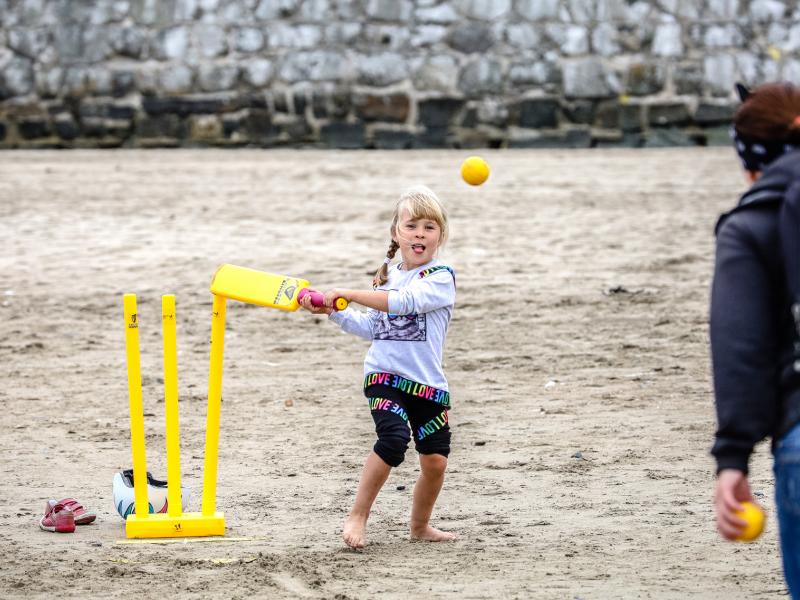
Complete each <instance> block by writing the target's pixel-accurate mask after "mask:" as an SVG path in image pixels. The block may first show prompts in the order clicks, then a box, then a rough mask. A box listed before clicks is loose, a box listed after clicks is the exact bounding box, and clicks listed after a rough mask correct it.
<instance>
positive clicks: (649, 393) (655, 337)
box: [0, 149, 785, 599]
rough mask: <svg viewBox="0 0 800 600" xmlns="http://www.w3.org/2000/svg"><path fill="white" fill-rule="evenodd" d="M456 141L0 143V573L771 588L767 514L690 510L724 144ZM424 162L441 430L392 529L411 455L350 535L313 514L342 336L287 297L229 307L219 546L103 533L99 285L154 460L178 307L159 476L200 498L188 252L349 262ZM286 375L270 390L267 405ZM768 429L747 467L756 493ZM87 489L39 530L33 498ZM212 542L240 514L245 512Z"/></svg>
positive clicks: (354, 393) (382, 243)
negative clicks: (164, 349)
mask: <svg viewBox="0 0 800 600" xmlns="http://www.w3.org/2000/svg"><path fill="white" fill-rule="evenodd" d="M465 155H466V153H464V152H454V151H420V152H385V153H384V152H322V151H288V150H287V151H149V152H147V151H108V152H88V151H87V152H83V151H74V152H55V151H42V152H38V151H37V152H5V153H0V239H2V242H3V250H4V251H3V253H2V255H0V294H1V296H0V304H1V305H0V364H2V373H3V378H2V381H3V385H2V386H0V407H2V413H1V415H2V416H0V474H1V475H2V481H3V483H2V485H0V546H1V547H2V550H1V551H0V596H2V597H4V598H16V597H19V598H22V597H24V598H51V597H75V598H77V597H94V598H128V597H131V596H136V597H148V598H152V597H159V598H190V597H198V598H250V597H254V596H255V597H270V598H271V597H276V598H295V597H296V598H340V599H345V598H375V597H381V598H407V597H420V598H428V597H430V598H446V597H458V598H569V599H572V598H582V599H589V598H686V597H692V598H720V599H721V598H725V599H728V598H771V597H781V596H783V595H785V590H784V585H783V581H782V577H781V571H780V565H779V552H778V548H777V540H776V528H775V521H774V518H772V519H771V521H770V522H769V525H768V530H767V532H766V533H765V535H764V536H763V537H762V539H760V540H759V541H758V542H757V543H754V544H750V545H734V544H730V543H725V542H723V541H722V540H720V539H719V538H718V536H717V535H716V531H715V527H714V521H713V513H712V508H711V503H710V499H711V491H712V484H713V476H712V470H713V464H712V461H711V458H710V457H709V455H708V449H709V447H710V443H711V438H712V435H713V430H714V415H713V404H712V395H711V381H710V376H709V356H708V328H707V306H708V292H709V283H710V276H711V272H712V267H713V226H714V223H715V219H716V217H717V215H718V214H719V213H720V212H722V211H723V210H725V209H727V208H728V207H730V206H732V205H733V203H734V202H735V199H736V197H737V194H739V193H740V192H741V191H743V189H744V181H743V178H742V177H741V176H740V175H739V174H738V172H737V169H738V165H737V161H736V159H735V157H734V155H733V152H732V151H731V150H728V149H690V150H689V149H680V150H660V151H656V150H653V151H642V150H631V151H627V150H619V151H569V152H559V151H514V152H510V151H497V152H486V153H485V157H486V158H487V159H488V161H489V162H490V163H491V165H492V167H493V174H492V177H491V179H490V180H489V182H488V183H487V184H485V185H484V186H482V187H480V188H469V187H468V186H467V185H466V184H464V183H463V182H462V181H461V180H460V179H459V176H458V165H459V163H460V161H461V160H462V159H463V158H464V156H465ZM412 183H427V184H429V185H430V186H432V187H433V188H434V189H435V190H436V191H437V192H439V194H440V195H441V196H442V198H443V199H444V200H445V201H446V202H447V204H448V206H449V207H450V210H451V223H452V238H451V242H450V243H449V244H448V246H447V248H446V251H445V252H444V255H443V257H444V258H445V259H446V260H447V261H448V262H449V263H450V264H451V265H452V266H453V268H454V269H455V270H456V273H457V276H458V298H457V305H456V311H455V314H454V319H453V321H452V323H451V329H450V335H449V338H448V344H447V347H446V352H445V354H446V371H447V373H448V376H449V378H450V382H451V392H452V396H453V401H454V408H453V410H452V412H451V426H452V428H453V433H454V436H453V453H452V455H451V461H450V468H449V472H448V476H447V481H446V483H445V487H444V490H443V492H442V495H441V497H440V501H439V503H438V505H437V509H436V512H435V515H434V517H435V523H436V524H437V525H438V526H440V527H442V528H444V529H447V530H454V531H457V532H458V533H459V534H460V536H461V537H460V540H459V541H457V542H455V543H452V544H425V543H413V542H410V541H408V539H407V529H406V525H407V518H408V512H409V508H410V504H411V494H412V488H413V483H414V481H415V478H416V475H417V472H418V466H417V462H416V456H415V454H414V453H413V451H410V452H409V454H408V456H407V460H406V462H405V463H404V464H403V465H401V466H400V467H399V468H397V469H396V470H395V471H394V472H393V473H392V475H391V476H390V478H389V481H388V483H387V485H386V487H385V488H384V490H383V492H382V493H381V495H380V496H379V498H378V502H377V504H376V507H375V511H374V514H373V517H372V519H371V520H370V529H369V541H370V545H369V546H368V547H367V548H366V549H365V550H364V551H363V552H354V551H350V550H347V549H345V548H344V547H343V544H342V542H341V538H340V531H341V524H342V521H343V518H344V516H345V514H346V512H347V510H348V509H349V505H350V503H351V501H352V500H353V496H354V490H355V484H356V481H357V477H358V474H359V471H360V466H361V463H362V461H363V459H364V457H365V455H366V454H367V452H368V451H369V449H370V448H371V445H372V442H373V433H372V422H371V419H370V417H369V412H368V408H367V405H366V402H365V399H364V398H363V397H362V396H361V395H360V387H359V385H360V377H361V365H362V359H363V356H364V353H365V351H366V349H367V346H366V344H365V342H363V341H362V340H359V339H357V338H354V337H351V336H347V335H345V334H342V333H340V332H339V331H338V329H337V328H336V327H334V326H333V325H331V324H329V323H326V322H325V321H324V320H323V319H320V318H317V317H313V316H311V315H309V314H307V313H303V314H299V313H283V312H279V311H274V310H268V309H263V308H256V307H251V306H246V305H242V304H238V303H231V304H230V305H229V308H228V331H227V337H226V354H225V360H226V363H225V379H224V389H223V398H224V401H223V408H222V436H221V437H222V441H221V447H220V457H219V478H218V479H219V492H218V504H217V506H218V508H219V509H220V510H222V511H223V512H224V513H225V515H226V519H227V524H228V539H229V540H230V541H222V542H205V543H204V542H186V543H183V542H181V543H177V544H168V545H163V544H123V543H120V542H121V541H123V540H124V525H123V521H122V520H121V519H120V517H119V516H117V515H116V513H115V510H114V507H113V503H112V500H111V480H112V476H113V474H114V472H115V471H116V470H118V469H121V468H125V467H129V466H130V464H131V455H130V437H129V429H128V426H129V421H128V398H127V383H126V368H125V353H124V329H123V313H122V294H123V293H124V292H135V293H136V294H137V295H138V298H139V312H140V322H141V329H140V331H141V336H142V337H141V340H142V369H143V373H144V397H145V412H146V420H147V424H146V431H147V443H148V460H149V462H148V467H149V469H150V470H151V471H152V472H153V473H154V474H156V475H161V476H163V475H165V474H166V467H165V457H164V454H165V452H164V437H165V436H164V422H163V418H164V402H163V395H162V394H163V391H162V385H161V384H162V375H161V358H160V352H161V346H160V344H161V332H160V326H159V322H160V315H159V311H160V295H161V294H163V293H174V294H175V295H176V297H177V304H178V348H179V369H180V397H181V402H180V419H181V427H182V438H181V443H182V471H183V478H184V483H186V484H187V485H188V486H189V487H190V488H192V490H193V494H194V500H193V503H192V508H193V509H194V510H198V508H199V497H200V493H201V481H202V456H203V441H204V426H205V413H206V385H207V372H208V337H209V324H210V318H209V317H210V311H211V298H210V294H209V292H208V285H209V282H210V278H211V275H212V273H213V272H214V270H215V269H216V267H217V266H218V265H219V264H221V263H225V262H230V263H235V264H241V265H246V266H251V267H254V268H259V269H263V270H268V271H272V272H279V273H287V274H292V275H298V276H304V277H305V278H307V279H309V280H311V281H312V283H313V284H314V285H315V286H317V287H319V288H321V289H325V288H327V287H331V286H340V287H355V286H363V287H367V286H368V285H369V282H370V274H371V273H372V272H373V271H374V269H375V268H376V267H377V266H378V265H379V263H380V261H381V258H382V256H383V253H384V252H385V249H386V246H387V245H388V241H389V238H388V231H387V227H388V218H389V214H390V207H391V205H392V203H393V201H394V199H395V198H396V196H397V195H398V193H399V192H400V191H401V189H403V188H404V187H405V186H406V185H409V184H412ZM290 400H291V402H287V401H290ZM770 464H771V463H770V459H769V451H768V448H767V447H766V446H765V445H762V446H760V447H759V449H758V452H757V455H756V457H755V458H754V461H753V463H752V482H753V484H754V489H755V490H756V492H757V493H758V494H761V496H760V497H761V500H762V502H763V503H764V504H765V506H766V507H767V508H768V510H770V512H772V507H773V500H772V492H773V485H772V475H771V471H770ZM63 496H76V497H78V498H79V499H80V500H81V501H83V503H84V504H86V505H87V506H89V507H93V508H94V509H96V510H97V512H98V515H99V516H98V519H97V522H96V523H95V524H93V525H90V526H86V527H81V528H79V530H78V531H77V532H76V533H74V534H53V533H47V532H43V531H40V530H39V529H38V527H37V521H38V519H39V517H40V514H41V511H42V508H43V506H44V504H45V501H46V499H47V498H55V497H63ZM236 538H246V539H244V540H242V539H239V540H238V541H235V539H236Z"/></svg>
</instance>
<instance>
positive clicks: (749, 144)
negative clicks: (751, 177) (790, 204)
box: [731, 127, 797, 171]
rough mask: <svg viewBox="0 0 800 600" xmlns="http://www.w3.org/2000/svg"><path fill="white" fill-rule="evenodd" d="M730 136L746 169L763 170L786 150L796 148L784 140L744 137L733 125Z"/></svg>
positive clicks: (789, 150)
mask: <svg viewBox="0 0 800 600" xmlns="http://www.w3.org/2000/svg"><path fill="white" fill-rule="evenodd" d="M731 137H732V138H733V145H734V146H735V148H736V152H737V154H739V158H740V159H741V160H742V166H744V168H745V169H747V170H748V171H763V170H764V167H766V166H767V165H768V164H770V163H771V162H772V161H773V160H775V159H776V158H780V157H781V156H783V155H784V154H786V153H787V152H791V151H792V150H797V146H794V145H792V144H788V143H786V142H785V141H774V140H773V141H767V140H756V139H752V138H746V137H744V136H743V135H742V134H740V133H739V132H738V131H736V128H735V127H731Z"/></svg>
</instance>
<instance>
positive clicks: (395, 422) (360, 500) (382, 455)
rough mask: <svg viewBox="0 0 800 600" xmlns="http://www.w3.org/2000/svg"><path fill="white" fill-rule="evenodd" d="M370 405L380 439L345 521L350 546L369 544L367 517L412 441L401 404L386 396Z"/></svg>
mask: <svg viewBox="0 0 800 600" xmlns="http://www.w3.org/2000/svg"><path fill="white" fill-rule="evenodd" d="M369 404H370V412H371V413H372V420H373V421H375V433H376V434H377V435H378V440H377V441H376V442H375V446H374V448H373V450H372V452H370V453H369V456H367V460H366V462H364V469H363V470H362V471H361V480H360V481H359V482H358V491H357V492H356V499H355V502H354V503H353V508H352V510H351V511H350V515H349V516H348V517H347V520H346V521H345V522H344V530H343V531H342V537H343V538H344V541H345V543H346V544H347V545H348V546H350V547H351V548H363V547H364V545H365V544H366V540H365V533H366V530H367V519H368V518H369V511H370V509H372V504H373V503H374V502H375V498H376V497H377V496H378V492H380V491H381V488H382V487H383V484H384V483H385V482H386V478H387V477H389V473H390V472H391V470H392V467H396V466H398V465H399V464H400V463H402V462H403V458H404V456H405V452H406V448H407V447H408V442H409V441H410V440H411V432H410V431H409V429H408V416H407V415H406V410H405V408H403V405H402V404H399V403H398V402H396V401H394V400H389V399H387V398H369Z"/></svg>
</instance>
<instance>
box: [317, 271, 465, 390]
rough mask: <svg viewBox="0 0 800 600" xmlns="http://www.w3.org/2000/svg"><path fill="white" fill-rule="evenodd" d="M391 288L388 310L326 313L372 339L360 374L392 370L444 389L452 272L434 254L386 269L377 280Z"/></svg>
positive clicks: (348, 329) (453, 288)
mask: <svg viewBox="0 0 800 600" xmlns="http://www.w3.org/2000/svg"><path fill="white" fill-rule="evenodd" d="M378 289H381V290H388V291H389V312H388V313H385V312H382V311H379V310H374V309H368V310H367V311H366V312H362V311H359V310H355V309H352V308H347V309H345V310H343V311H340V312H332V313H331V314H330V316H329V319H330V320H331V321H333V322H334V323H336V324H338V325H339V326H340V327H341V328H342V330H344V331H346V332H347V333H352V334H353V335H357V336H359V337H361V338H364V339H365V340H370V341H372V345H371V346H370V348H369V350H368V351H367V356H366V358H365V359H364V375H365V376H366V375H368V374H370V373H394V374H395V375H400V376H401V377H405V378H406V379H410V380H412V381H416V382H418V383H423V384H425V385H428V386H432V387H435V388H437V389H440V390H445V391H448V387H447V378H446V377H445V375H444V370H443V369H442V352H443V350H444V342H445V338H446V336H447V328H448V326H449V324H450V317H451V315H452V314H453V306H454V305H455V298H456V283H455V275H454V274H453V271H452V269H450V267H448V266H446V265H444V264H442V263H441V262H440V261H438V260H433V261H431V262H429V263H428V264H425V265H422V266H421V267H418V268H416V269H412V270H410V271H406V270H401V269H400V265H395V266H393V267H391V268H390V269H389V279H388V280H387V282H386V283H385V284H384V285H383V286H381V287H380V288H378Z"/></svg>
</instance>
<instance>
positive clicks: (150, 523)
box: [125, 512, 225, 538]
mask: <svg viewBox="0 0 800 600" xmlns="http://www.w3.org/2000/svg"><path fill="white" fill-rule="evenodd" d="M125 535H127V536H128V537H129V538H171V537H198V536H207V535H225V516H224V515H223V514H222V513H220V512H215V513H214V514H213V515H204V514H203V513H184V514H182V515H177V516H174V517H173V516H170V515H168V514H162V513H158V514H147V515H145V516H144V517H140V516H139V515H137V514H133V515H128V518H127V520H126V521H125Z"/></svg>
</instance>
